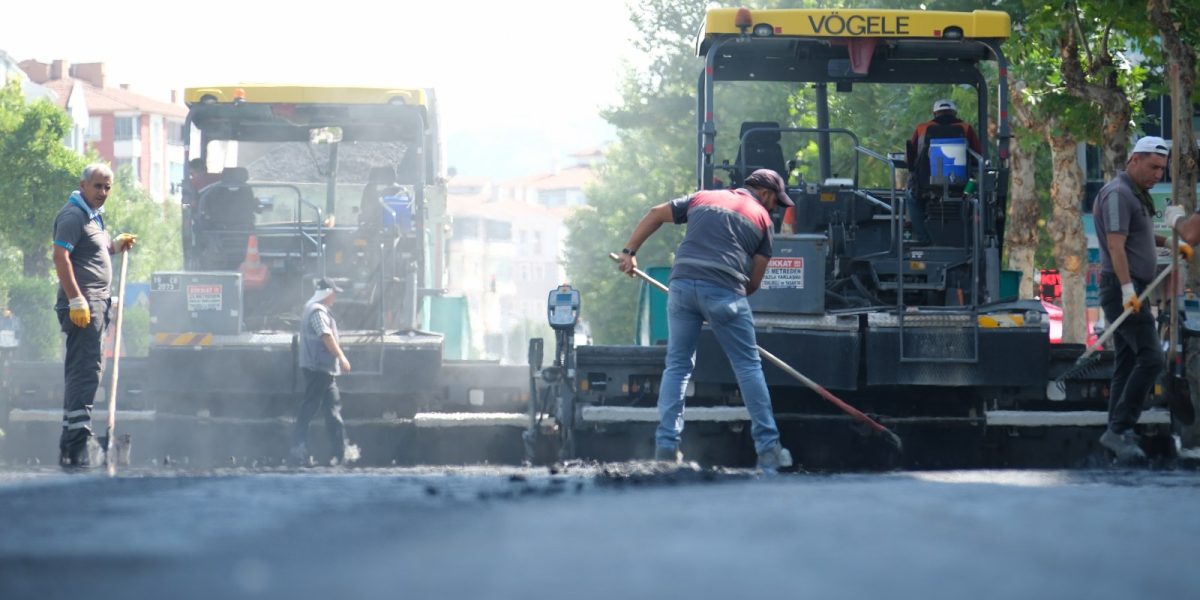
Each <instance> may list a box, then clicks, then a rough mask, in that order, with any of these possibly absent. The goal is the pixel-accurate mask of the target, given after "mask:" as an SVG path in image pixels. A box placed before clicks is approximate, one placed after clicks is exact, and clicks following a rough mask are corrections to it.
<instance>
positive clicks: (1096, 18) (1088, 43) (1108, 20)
mask: <svg viewBox="0 0 1200 600" xmlns="http://www.w3.org/2000/svg"><path fill="white" fill-rule="evenodd" d="M1065 9H1066V11H1067V12H1068V13H1069V14H1068V15H1067V17H1068V18H1067V19H1061V16H1059V17H1058V18H1059V19H1060V20H1059V23H1060V27H1061V29H1060V30H1059V34H1058V44H1059V53H1060V57H1061V61H1060V68H1061V71H1062V78H1063V83H1064V84H1065V87H1066V90H1067V92H1068V93H1070V94H1071V95H1073V96H1075V97H1077V98H1080V99H1083V100H1086V101H1088V102H1089V103H1091V104H1093V105H1094V106H1096V107H1097V108H1099V109H1100V113H1101V116H1102V124H1101V128H1100V131H1099V133H1100V135H1099V136H1098V139H1097V140H1096V141H1097V143H1098V144H1099V146H1100V149H1101V161H1100V163H1101V168H1102V169H1103V171H1104V178H1105V179H1111V178H1112V177H1113V176H1114V175H1116V173H1117V171H1120V170H1123V169H1124V168H1125V158H1126V156H1127V155H1128V154H1129V141H1130V137H1131V132H1130V120H1131V118H1132V116H1133V105H1132V104H1131V102H1130V97H1131V96H1134V95H1138V94H1140V90H1141V89H1142V83H1143V79H1144V77H1145V69H1144V68H1142V67H1136V66H1134V65H1131V64H1129V63H1127V62H1126V61H1125V60H1124V59H1123V58H1121V57H1120V56H1119V52H1118V51H1119V50H1122V49H1124V48H1125V47H1127V46H1128V45H1129V43H1130V41H1131V40H1133V39H1135V38H1136V36H1137V35H1138V34H1139V33H1140V32H1141V31H1144V30H1145V26H1144V24H1143V23H1144V20H1145V19H1144V17H1143V15H1141V14H1140V11H1137V10H1135V9H1134V7H1133V6H1132V5H1131V4H1130V3H1128V2H1125V1H1123V0H1071V1H1070V2H1068V3H1067V5H1066V7H1065ZM1143 37H1144V36H1143ZM1081 54H1082V57H1081Z"/></svg>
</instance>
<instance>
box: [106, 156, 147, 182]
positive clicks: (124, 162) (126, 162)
mask: <svg viewBox="0 0 1200 600" xmlns="http://www.w3.org/2000/svg"><path fill="white" fill-rule="evenodd" d="M125 167H129V174H130V176H131V177H132V178H133V183H135V184H138V185H141V183H142V176H141V161H140V160H139V159H138V157H136V156H135V157H133V158H118V159H116V160H114V161H113V170H114V171H118V172H119V171H120V170H121V169H122V168H125Z"/></svg>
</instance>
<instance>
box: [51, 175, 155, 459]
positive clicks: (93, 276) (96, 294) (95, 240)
mask: <svg viewBox="0 0 1200 600" xmlns="http://www.w3.org/2000/svg"><path fill="white" fill-rule="evenodd" d="M112 182H113V172H112V169H110V168H109V167H108V165H105V164H101V163H96V164H91V165H88V166H87V167H86V168H84V170H83V175H82V177H81V178H80V182H79V189H78V190H77V191H75V192H72V193H71V197H70V198H68V199H67V203H66V204H65V205H63V207H62V209H61V210H59V211H58V216H56V217H55V218H54V271H55V273H56V274H57V275H58V282H59V287H58V302H57V303H56V304H55V306H54V308H55V310H56V311H57V313H58V322H59V324H60V325H61V326H62V330H63V332H64V333H66V334H67V350H66V356H65V357H64V360H63V373H64V378H65V389H64V392H63V421H62V435H61V437H60V438H59V451H60V454H59V463H60V464H61V465H62V466H63V467H66V468H79V467H87V466H90V465H91V462H92V461H91V458H90V457H89V455H88V440H89V439H90V438H91V437H92V402H93V399H94V398H95V397H96V389H97V388H98V387H99V385H100V372H101V367H102V365H103V362H102V361H103V357H102V355H101V340H102V339H103V338H104V329H105V328H106V327H108V321H109V316H108V314H109V309H110V308H111V307H112V299H111V290H110V287H111V284H112V261H111V259H110V258H109V255H111V254H116V253H117V252H124V251H126V250H129V249H130V248H132V247H133V245H134V243H136V242H137V236H134V235H132V234H129V233H122V234H121V235H118V236H117V237H116V239H111V240H110V239H109V237H108V232H107V231H106V230H105V227H104V203H105V202H106V201H107V200H108V193H109V192H110V191H111V190H112Z"/></svg>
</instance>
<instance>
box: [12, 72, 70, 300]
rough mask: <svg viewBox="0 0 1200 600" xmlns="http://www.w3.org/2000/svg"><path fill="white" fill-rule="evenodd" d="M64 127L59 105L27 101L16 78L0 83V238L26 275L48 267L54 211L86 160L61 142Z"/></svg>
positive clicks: (41, 272)
mask: <svg viewBox="0 0 1200 600" xmlns="http://www.w3.org/2000/svg"><path fill="white" fill-rule="evenodd" d="M69 130H70V120H69V118H68V117H67V114H66V113H65V112H63V111H62V109H60V108H58V107H57V106H54V105H53V104H50V103H49V102H48V101H45V100H41V101H38V102H34V103H32V104H27V103H26V102H25V98H24V96H23V95H22V93H21V86H20V84H18V83H15V82H11V83H9V84H8V85H6V86H4V88H3V89H0V214H3V215H4V219H0V243H3V244H4V245H7V246H10V247H16V248H18V249H19V250H20V252H21V255H22V272H23V273H24V275H25V276H28V277H45V276H46V275H47V274H48V273H49V272H50V265H51V263H50V235H51V228H52V226H53V222H54V215H55V214H57V213H58V210H59V209H60V208H62V205H63V203H64V202H65V201H66V199H67V196H69V195H70V194H71V191H72V190H74V189H76V188H77V187H78V186H79V176H80V174H81V173H82V172H83V167H84V166H85V165H86V164H87V161H86V160H85V159H84V158H83V157H81V156H79V155H78V154H75V153H74V152H72V151H71V150H70V149H68V148H67V147H66V146H64V145H63V143H62V140H63V139H64V138H65V137H66V135H67V132H68V131H69Z"/></svg>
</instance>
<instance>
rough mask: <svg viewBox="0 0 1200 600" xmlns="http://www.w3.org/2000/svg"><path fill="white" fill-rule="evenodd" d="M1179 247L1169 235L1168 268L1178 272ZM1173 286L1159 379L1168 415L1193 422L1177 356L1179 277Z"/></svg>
mask: <svg viewBox="0 0 1200 600" xmlns="http://www.w3.org/2000/svg"><path fill="white" fill-rule="evenodd" d="M1178 247H1179V234H1178V233H1174V232H1172V234H1171V248H1172V251H1171V256H1172V258H1171V267H1172V268H1173V270H1174V271H1175V272H1176V274H1178V273H1179V253H1178V252H1176V251H1175V250H1174V249H1175V248H1178ZM1175 281H1176V282H1177V285H1175V286H1173V289H1172V290H1171V300H1170V302H1171V320H1170V326H1169V327H1168V329H1167V372H1166V377H1165V378H1164V379H1165V381H1164V382H1163V393H1164V394H1165V395H1166V397H1167V406H1168V407H1170V409H1171V416H1172V417H1174V419H1175V420H1176V421H1178V422H1179V423H1182V424H1183V425H1191V424H1192V423H1195V422H1196V409H1195V407H1194V406H1192V394H1191V392H1190V390H1189V389H1188V380H1187V370H1186V369H1185V368H1184V367H1185V365H1186V363H1185V362H1184V361H1183V360H1181V358H1180V356H1179V344H1180V343H1181V342H1182V341H1183V339H1182V336H1180V335H1179V308H1180V307H1179V306H1178V304H1179V297H1180V295H1181V294H1180V293H1179V292H1180V288H1181V287H1182V284H1183V281H1182V278H1180V277H1176V279H1175Z"/></svg>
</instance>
